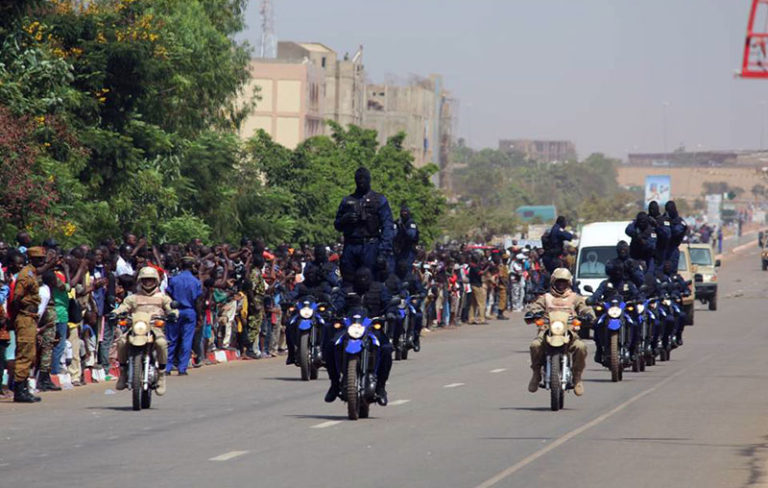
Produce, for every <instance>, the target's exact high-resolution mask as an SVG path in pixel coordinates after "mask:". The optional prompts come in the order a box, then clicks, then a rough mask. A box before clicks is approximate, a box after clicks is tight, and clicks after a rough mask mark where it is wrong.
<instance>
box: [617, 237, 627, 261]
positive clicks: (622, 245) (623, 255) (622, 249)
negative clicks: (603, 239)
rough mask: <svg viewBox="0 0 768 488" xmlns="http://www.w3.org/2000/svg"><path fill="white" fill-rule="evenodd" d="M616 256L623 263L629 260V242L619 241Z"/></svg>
mask: <svg viewBox="0 0 768 488" xmlns="http://www.w3.org/2000/svg"><path fill="white" fill-rule="evenodd" d="M616 256H618V257H619V259H621V260H622V261H624V260H625V259H627V258H629V244H627V241H619V243H618V244H616Z"/></svg>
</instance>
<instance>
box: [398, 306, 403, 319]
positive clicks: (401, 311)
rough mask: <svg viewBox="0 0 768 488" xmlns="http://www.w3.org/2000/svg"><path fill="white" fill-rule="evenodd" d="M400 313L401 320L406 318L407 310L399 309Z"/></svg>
mask: <svg viewBox="0 0 768 488" xmlns="http://www.w3.org/2000/svg"><path fill="white" fill-rule="evenodd" d="M398 313H399V314H400V318H401V319H404V318H405V309H404V308H401V309H398Z"/></svg>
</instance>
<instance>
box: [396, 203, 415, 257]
mask: <svg viewBox="0 0 768 488" xmlns="http://www.w3.org/2000/svg"><path fill="white" fill-rule="evenodd" d="M395 225H396V231H395V240H394V247H395V259H396V260H397V261H400V260H401V259H405V260H406V261H408V267H409V268H410V267H411V266H413V261H414V260H415V259H416V245H417V244H418V243H419V228H418V227H417V226H416V222H414V220H413V216H412V215H411V209H409V208H408V207H407V206H406V205H405V204H403V205H402V206H401V207H400V220H398V221H397V222H396V223H395Z"/></svg>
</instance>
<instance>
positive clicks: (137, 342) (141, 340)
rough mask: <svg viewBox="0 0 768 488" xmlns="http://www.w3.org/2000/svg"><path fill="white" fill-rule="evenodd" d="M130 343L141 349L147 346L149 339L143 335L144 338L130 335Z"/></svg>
mask: <svg viewBox="0 0 768 488" xmlns="http://www.w3.org/2000/svg"><path fill="white" fill-rule="evenodd" d="M128 342H130V343H131V345H132V346H137V347H141V346H143V345H146V343H147V342H149V337H148V336H145V335H142V336H139V335H129V336H128Z"/></svg>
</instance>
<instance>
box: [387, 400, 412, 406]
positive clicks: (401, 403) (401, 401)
mask: <svg viewBox="0 0 768 488" xmlns="http://www.w3.org/2000/svg"><path fill="white" fill-rule="evenodd" d="M408 402H410V400H395V401H394V402H389V406H390V407H396V406H398V405H405V404H406V403H408Z"/></svg>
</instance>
